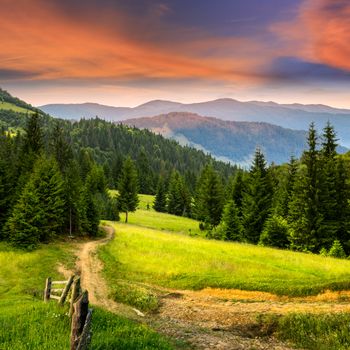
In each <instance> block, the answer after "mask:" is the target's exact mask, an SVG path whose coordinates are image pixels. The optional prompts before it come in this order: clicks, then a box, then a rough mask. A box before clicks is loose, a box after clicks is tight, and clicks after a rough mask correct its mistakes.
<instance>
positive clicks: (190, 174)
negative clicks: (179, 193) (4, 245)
mask: <svg viewBox="0 0 350 350" xmlns="http://www.w3.org/2000/svg"><path fill="white" fill-rule="evenodd" d="M9 113H12V112H9ZM17 115H18V116H20V114H17ZM22 117H23V116H20V117H19V119H15V122H17V121H18V120H20V122H21V127H20V129H18V130H20V131H18V132H17V133H15V134H14V133H9V132H8V129H9V127H11V125H7V127H6V128H5V127H4V128H2V130H1V132H0V238H1V239H4V240H7V241H10V242H11V243H12V244H14V245H16V246H18V247H23V248H29V249H31V248H34V247H36V246H37V245H38V244H39V243H40V242H48V241H50V240H51V239H53V238H55V237H57V236H59V235H65V234H68V235H73V234H88V235H92V236H95V235H97V234H98V225H99V222H100V219H107V220H119V211H123V212H126V214H127V213H128V212H129V211H134V210H135V209H136V207H137V204H138V197H137V193H138V192H141V193H154V192H155V189H154V186H155V185H154V183H155V184H156V183H157V182H158V179H159V178H160V177H162V178H167V177H170V174H171V171H172V170H173V169H178V170H177V171H179V172H181V173H182V174H183V176H184V178H186V188H187V187H188V188H191V187H193V186H195V183H196V174H197V173H198V172H199V169H200V167H202V165H203V164H206V162H208V161H212V160H213V159H212V158H211V157H210V156H207V155H205V154H204V153H203V152H200V151H196V150H194V149H191V148H189V147H181V146H180V145H179V144H177V143H176V142H174V141H170V140H166V139H164V138H163V137H161V136H159V135H155V134H153V133H151V132H148V131H142V130H138V129H135V128H129V127H126V126H124V125H115V124H112V123H109V122H105V121H102V120H100V119H98V118H96V119H92V120H82V121H80V122H73V123H72V122H70V121H61V120H57V121H55V120H54V119H52V118H50V117H48V116H46V115H44V116H41V115H39V114H38V113H35V112H34V113H31V114H29V115H26V116H25V121H26V123H25V124H24V122H23V119H21V118H22ZM7 121H8V122H11V120H9V119H7ZM21 130H24V131H23V132H21ZM214 164H215V166H216V169H217V170H218V171H219V172H220V173H222V174H223V177H225V174H229V173H231V172H232V171H235V168H234V167H232V166H230V165H227V164H224V163H221V162H214ZM109 189H118V190H119V195H118V196H117V198H111V196H110V194H109ZM126 216H127V215H126Z"/></svg>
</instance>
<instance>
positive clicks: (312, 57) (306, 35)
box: [272, 0, 350, 70]
mask: <svg viewBox="0 0 350 350" xmlns="http://www.w3.org/2000/svg"><path fill="white" fill-rule="evenodd" d="M272 30H273V31H274V32H275V33H277V34H278V35H279V36H280V37H281V38H283V40H284V41H285V42H286V45H287V46H286V48H285V50H286V51H287V52H289V54H291V55H297V56H300V57H302V58H304V59H307V60H309V61H313V62H318V63H323V64H327V65H330V66H333V67H336V68H340V69H344V70H350V60H349V57H350V45H349V43H350V2H349V1H348V0H306V1H305V2H304V3H303V5H302V6H301V7H300V9H299V13H298V16H297V18H296V19H295V20H293V21H291V22H286V23H279V24H276V25H273V26H272Z"/></svg>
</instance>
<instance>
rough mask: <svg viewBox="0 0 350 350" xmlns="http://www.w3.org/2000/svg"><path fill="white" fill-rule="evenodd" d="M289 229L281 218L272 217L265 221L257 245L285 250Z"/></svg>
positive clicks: (287, 243)
mask: <svg viewBox="0 0 350 350" xmlns="http://www.w3.org/2000/svg"><path fill="white" fill-rule="evenodd" d="M290 233H291V229H290V227H289V225H288V222H287V221H286V220H285V219H283V218H282V217H281V216H278V215H273V216H271V217H270V218H269V219H267V220H266V223H265V225H264V229H263V231H262V233H261V235H260V241H259V244H260V245H263V246H271V247H278V248H287V247H288V245H289V241H288V237H289V235H290Z"/></svg>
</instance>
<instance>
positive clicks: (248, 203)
mask: <svg viewBox="0 0 350 350" xmlns="http://www.w3.org/2000/svg"><path fill="white" fill-rule="evenodd" d="M307 145H308V149H307V150H305V152H304V153H303V155H302V157H301V158H300V159H298V160H297V159H295V158H294V157H291V160H290V162H289V163H288V164H284V165H282V166H275V165H273V164H272V165H270V166H267V164H266V161H265V157H264V154H263V153H262V151H261V150H260V149H257V150H256V152H255V156H254V160H253V162H252V165H251V168H250V170H249V171H244V170H240V171H237V172H235V174H233V175H232V176H231V178H230V179H229V180H228V182H227V183H225V182H224V181H223V180H222V178H221V176H220V174H219V173H218V172H217V171H216V170H215V169H214V168H213V166H212V165H210V163H209V164H208V165H206V166H205V167H204V168H203V170H202V172H201V174H200V175H199V178H198V181H197V185H196V189H195V191H194V194H193V196H191V193H190V190H189V189H188V188H186V184H185V182H184V179H183V178H182V177H181V175H180V174H179V173H178V172H176V171H174V172H173V174H172V176H171V179H170V182H169V184H168V186H166V183H165V181H164V180H163V179H160V180H159V183H158V188H157V193H156V198H155V202H154V209H155V210H157V211H160V212H168V213H171V214H175V215H185V216H191V217H193V218H195V219H197V220H199V221H200V222H201V224H200V227H201V228H202V229H203V230H205V231H206V234H207V236H208V237H209V238H216V239H222V240H228V241H238V242H247V243H253V244H260V245H265V246H273V247H279V248H287V249H293V250H297V251H305V252H313V253H321V254H323V255H332V256H339V257H344V256H345V255H348V254H349V253H350V207H349V200H350V187H349V176H348V174H349V170H348V168H347V166H346V163H345V162H344V159H343V157H342V156H340V155H338V154H337V146H338V145H337V139H336V134H335V131H334V128H333V127H332V125H331V124H330V123H328V124H327V125H326V126H325V128H324V130H323V134H322V135H321V137H319V136H318V135H317V133H316V130H315V127H314V125H313V124H311V125H310V128H309V132H308V139H307Z"/></svg>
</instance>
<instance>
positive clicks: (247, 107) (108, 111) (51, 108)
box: [40, 99, 350, 147]
mask: <svg viewBox="0 0 350 350" xmlns="http://www.w3.org/2000/svg"><path fill="white" fill-rule="evenodd" d="M91 106H93V107H94V108H93V109H92V110H91ZM40 108H41V109H42V110H43V111H45V112H47V113H50V114H52V115H54V116H57V117H62V118H71V119H80V118H82V117H86V118H91V117H95V116H96V115H98V116H99V117H101V118H105V119H108V120H114V121H120V120H124V119H130V118H142V117H152V116H155V115H160V114H167V113H170V112H190V113H197V114H200V115H204V116H209V117H215V118H220V119H224V120H231V121H250V122H266V123H271V124H275V125H279V126H282V127H285V128H291V129H295V130H307V128H308V126H309V124H310V123H311V122H312V121H313V122H315V124H316V127H318V128H319V129H321V128H323V127H324V125H325V123H326V122H327V121H328V120H330V121H331V123H332V124H333V125H334V126H335V128H336V130H337V131H338V136H339V139H340V141H341V143H342V144H343V145H344V146H347V147H349V146H350V137H349V135H350V110H347V109H338V108H332V107H329V106H324V105H302V104H277V103H274V102H259V101H250V102H241V101H237V100H233V99H219V100H215V101H208V102H202V103H192V104H182V103H176V102H171V101H159V100H158V101H151V102H148V103H145V104H142V105H140V106H137V107H135V108H119V107H107V106H101V105H97V104H80V105H69V104H68V105H62V104H55V105H45V106H41V107H40Z"/></svg>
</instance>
